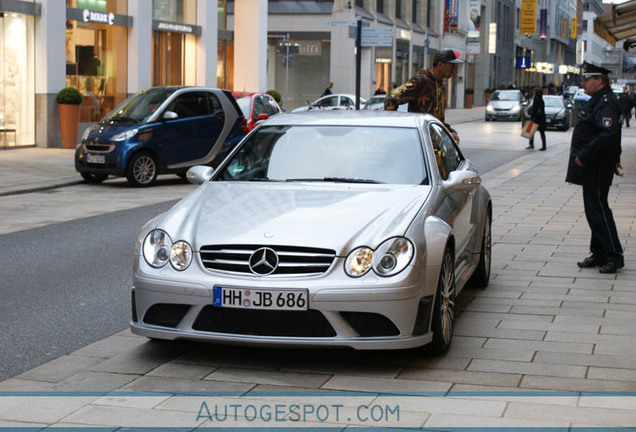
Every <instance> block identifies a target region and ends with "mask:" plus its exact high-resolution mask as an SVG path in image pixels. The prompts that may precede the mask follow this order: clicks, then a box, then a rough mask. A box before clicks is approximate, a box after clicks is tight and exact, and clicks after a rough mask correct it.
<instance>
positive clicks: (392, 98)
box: [384, 69, 453, 131]
mask: <svg viewBox="0 0 636 432" xmlns="http://www.w3.org/2000/svg"><path fill="white" fill-rule="evenodd" d="M405 103H408V104H409V112H417V113H427V114H432V115H433V116H435V117H437V119H438V120H439V121H441V122H442V123H444V125H445V126H446V127H447V128H448V130H450V131H453V128H451V127H450V125H449V124H447V123H446V122H445V121H444V112H445V110H446V89H445V88H444V84H443V82H442V81H438V80H437V79H435V77H434V76H433V73H432V72H431V71H430V70H429V69H420V70H419V71H418V72H417V73H416V74H415V75H414V76H413V77H412V78H411V79H409V80H408V81H407V82H406V83H404V84H402V85H401V86H399V87H396V88H395V89H394V90H393V91H391V93H389V95H388V96H387V97H386V99H384V107H385V109H389V107H390V105H393V106H394V107H395V108H394V110H396V109H397V107H398V105H402V104H405Z"/></svg>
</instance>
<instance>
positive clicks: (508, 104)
mask: <svg viewBox="0 0 636 432" xmlns="http://www.w3.org/2000/svg"><path fill="white" fill-rule="evenodd" d="M519 103H520V102H518V101H490V102H489V104H490V105H492V107H493V108H495V109H511V108H512V107H515V106H518V105H519Z"/></svg>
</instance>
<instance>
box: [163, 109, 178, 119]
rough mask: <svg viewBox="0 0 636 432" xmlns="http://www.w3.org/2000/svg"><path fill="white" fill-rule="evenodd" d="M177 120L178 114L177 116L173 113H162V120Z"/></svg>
mask: <svg viewBox="0 0 636 432" xmlns="http://www.w3.org/2000/svg"><path fill="white" fill-rule="evenodd" d="M178 118H179V114H177V113H176V112H174V111H166V112H165V113H163V119H164V120H175V119H178Z"/></svg>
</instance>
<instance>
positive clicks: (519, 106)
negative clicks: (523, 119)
mask: <svg viewBox="0 0 636 432" xmlns="http://www.w3.org/2000/svg"><path fill="white" fill-rule="evenodd" d="M510 111H512V112H513V113H518V112H519V111H521V105H515V106H513V107H512V109H511V110H510Z"/></svg>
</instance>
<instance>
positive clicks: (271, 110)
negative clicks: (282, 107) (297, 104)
mask: <svg viewBox="0 0 636 432" xmlns="http://www.w3.org/2000/svg"><path fill="white" fill-rule="evenodd" d="M265 110H266V111H267V114H269V115H270V116H273V115H274V114H278V109H277V108H276V102H275V101H274V99H272V98H270V97H266V98H265Z"/></svg>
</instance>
